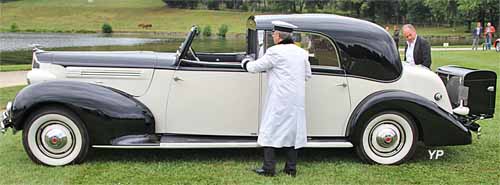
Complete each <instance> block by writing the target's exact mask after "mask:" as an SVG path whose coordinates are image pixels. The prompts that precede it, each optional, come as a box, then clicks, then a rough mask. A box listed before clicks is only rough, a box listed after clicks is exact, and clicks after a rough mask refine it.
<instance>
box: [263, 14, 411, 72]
mask: <svg viewBox="0 0 500 185" xmlns="http://www.w3.org/2000/svg"><path fill="white" fill-rule="evenodd" d="M254 20H255V24H256V25H255V26H256V29H258V30H271V29H272V27H273V26H272V23H271V22H272V21H276V20H280V21H284V22H287V23H290V24H293V25H295V26H297V27H298V28H297V29H296V30H298V31H312V32H319V33H322V34H325V35H327V36H328V37H330V38H331V39H333V41H334V43H336V45H337V47H338V48H339V52H340V56H341V63H342V68H343V69H346V70H347V73H348V74H349V73H350V75H354V76H361V77H366V78H370V79H376V80H382V81H393V80H396V79H397V78H398V77H399V76H400V75H401V72H402V64H401V60H400V58H399V52H398V51H397V49H396V45H395V42H394V40H393V38H392V36H391V35H390V34H389V33H388V32H387V31H385V30H384V29H383V28H382V27H380V26H379V25H376V24H374V23H371V22H368V21H365V20H360V19H355V18H350V17H344V16H339V15H333V14H290V15H256V16H255V18H254ZM376 69H379V70H376Z"/></svg>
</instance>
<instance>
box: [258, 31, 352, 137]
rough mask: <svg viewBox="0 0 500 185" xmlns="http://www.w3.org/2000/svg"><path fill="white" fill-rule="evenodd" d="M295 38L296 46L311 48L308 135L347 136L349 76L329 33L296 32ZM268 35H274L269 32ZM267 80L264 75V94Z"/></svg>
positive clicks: (267, 42) (307, 114) (269, 43)
mask: <svg viewBox="0 0 500 185" xmlns="http://www.w3.org/2000/svg"><path fill="white" fill-rule="evenodd" d="M293 37H294V41H295V44H296V45H298V46H300V47H302V48H303V49H305V50H307V51H309V62H310V63H311V69H312V72H313V77H312V78H311V79H310V80H309V81H307V82H306V119H307V134H308V136H309V137H314V136H316V137H317V136H325V137H336V136H345V129H346V125H347V118H348V116H349V111H350V106H351V104H350V100H349V86H348V83H347V78H346V75H345V71H344V70H343V69H341V68H340V67H339V66H340V65H339V57H338V52H337V49H336V47H335V45H334V44H333V42H332V41H331V40H330V39H328V38H327V37H326V36H323V35H320V34H315V33H306V32H297V33H294V36H293ZM266 38H271V36H270V32H268V33H266ZM265 43H266V47H269V46H271V45H273V43H272V39H266V41H265ZM266 79H267V77H266V75H265V74H264V76H263V78H262V80H263V83H262V86H263V87H262V94H263V95H265V94H266V91H267V88H266V87H267V80H266ZM263 101H265V100H263ZM262 105H265V102H263V103H262Z"/></svg>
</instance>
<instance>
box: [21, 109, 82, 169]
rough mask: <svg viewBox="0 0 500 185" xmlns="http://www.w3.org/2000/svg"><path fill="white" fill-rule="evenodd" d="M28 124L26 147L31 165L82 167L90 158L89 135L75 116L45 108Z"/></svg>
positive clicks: (68, 112) (26, 127)
mask: <svg viewBox="0 0 500 185" xmlns="http://www.w3.org/2000/svg"><path fill="white" fill-rule="evenodd" d="M27 120H28V122H27V123H26V126H25V127H24V131H23V145H24V149H25V151H26V153H28V156H29V157H30V158H31V160H32V161H34V162H36V163H40V164H44V165H48V166H63V165H67V164H73V163H79V162H81V161H83V159H84V158H85V156H86V155H87V151H88V148H89V138H88V135H87V131H86V128H85V125H84V124H83V122H82V121H81V120H80V119H79V118H78V117H77V116H76V115H75V114H74V113H73V112H71V111H69V110H66V109H63V108H44V109H41V110H38V111H37V112H35V113H34V114H32V115H31V116H30V117H29V118H28V119H27Z"/></svg>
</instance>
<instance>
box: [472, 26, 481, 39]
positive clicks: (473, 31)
mask: <svg viewBox="0 0 500 185" xmlns="http://www.w3.org/2000/svg"><path fill="white" fill-rule="evenodd" d="M476 28H477V27H476ZM476 28H474V29H472V31H471V33H472V37H479V38H481V34H482V33H483V27H479V34H476V33H477V32H476Z"/></svg>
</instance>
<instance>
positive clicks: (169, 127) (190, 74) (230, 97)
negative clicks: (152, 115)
mask: <svg viewBox="0 0 500 185" xmlns="http://www.w3.org/2000/svg"><path fill="white" fill-rule="evenodd" d="M175 77H177V78H180V79H182V80H179V81H174V82H172V86H171V89H170V93H169V99H168V106H167V119H166V120H167V121H166V122H163V123H161V122H158V123H157V124H163V125H165V126H166V128H165V129H161V130H160V132H163V131H166V132H168V133H178V134H200V135H233V136H255V135H257V130H258V123H259V119H258V118H259V115H258V114H259V99H260V97H259V84H260V83H259V82H260V79H259V74H252V73H246V72H217V71H183V70H179V71H176V72H175ZM175 77H174V78H175Z"/></svg>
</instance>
